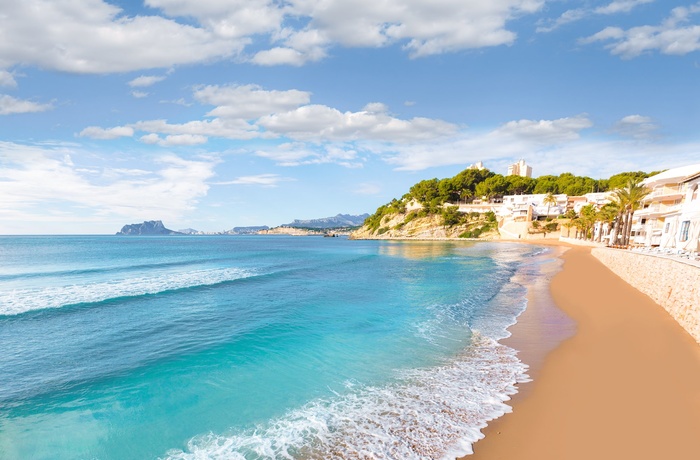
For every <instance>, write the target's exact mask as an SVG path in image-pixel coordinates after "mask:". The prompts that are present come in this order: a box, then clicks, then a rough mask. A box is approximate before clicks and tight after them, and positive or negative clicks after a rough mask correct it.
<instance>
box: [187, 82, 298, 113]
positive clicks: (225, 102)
mask: <svg viewBox="0 0 700 460" xmlns="http://www.w3.org/2000/svg"><path fill="white" fill-rule="evenodd" d="M194 98H195V99H196V100H197V101H199V102H201V103H202V104H209V105H214V106H217V107H216V108H215V109H213V110H211V111H210V112H209V113H208V114H207V116H211V117H225V118H241V119H245V120H251V119H255V118H259V117H261V116H263V115H268V114H271V113H277V112H284V111H287V110H291V109H295V108H297V107H299V106H302V105H305V104H308V103H309V101H310V100H311V93H309V92H307V91H299V90H287V91H275V90H272V91H269V90H264V89H262V88H261V87H260V86H258V85H228V86H216V85H209V86H203V87H199V88H197V89H196V90H195V92H194Z"/></svg>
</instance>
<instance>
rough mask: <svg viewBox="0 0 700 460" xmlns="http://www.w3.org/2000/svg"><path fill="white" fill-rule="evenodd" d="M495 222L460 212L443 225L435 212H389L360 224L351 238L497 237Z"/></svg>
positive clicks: (443, 220) (480, 216)
mask: <svg viewBox="0 0 700 460" xmlns="http://www.w3.org/2000/svg"><path fill="white" fill-rule="evenodd" d="M497 227H498V225H497V223H496V222H495V221H493V220H489V217H488V216H487V215H475V214H473V215H467V214H465V215H463V216H460V220H459V222H457V223H455V224H452V225H445V219H444V217H443V216H441V215H439V214H433V215H428V216H423V217H417V214H416V213H411V212H409V213H393V214H387V215H385V216H383V217H381V220H380V223H379V226H375V227H374V228H373V227H372V226H370V225H363V226H362V227H361V228H360V229H358V230H356V231H354V232H352V233H351V234H350V238H351V239H358V240H360V239H411V238H413V239H444V238H479V239H493V238H499V237H500V235H499V233H498V230H497Z"/></svg>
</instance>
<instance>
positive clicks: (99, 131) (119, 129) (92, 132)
mask: <svg viewBox="0 0 700 460" xmlns="http://www.w3.org/2000/svg"><path fill="white" fill-rule="evenodd" d="M133 135H134V129H133V128H130V127H128V126H116V127H114V128H106V129H105V128H100V127H99V126H88V127H87V128H85V129H83V130H82V131H80V133H79V134H78V136H80V137H90V138H92V139H102V140H111V139H118V138H120V137H132V136H133Z"/></svg>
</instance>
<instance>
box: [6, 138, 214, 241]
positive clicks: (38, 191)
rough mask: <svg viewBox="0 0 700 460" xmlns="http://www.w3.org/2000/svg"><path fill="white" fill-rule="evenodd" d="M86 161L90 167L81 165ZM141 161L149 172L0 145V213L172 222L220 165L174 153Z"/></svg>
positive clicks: (63, 150)
mask: <svg viewBox="0 0 700 460" xmlns="http://www.w3.org/2000/svg"><path fill="white" fill-rule="evenodd" d="M84 157H85V158H87V157H89V158H90V160H89V161H90V167H85V166H84V165H83V158H84ZM140 160H141V161H145V162H146V163H147V164H148V171H146V170H144V169H136V168H130V169H123V168H122V169H119V168H112V167H110V166H109V164H110V163H112V162H113V159H112V158H98V157H97V156H96V155H94V153H84V152H81V151H77V150H75V149H72V148H69V147H61V146H57V147H45V146H34V145H24V144H15V143H9V142H0V165H2V167H0V210H3V211H5V212H11V213H17V214H22V215H23V216H24V218H25V219H24V220H27V221H29V220H34V221H45V220H51V219H56V217H55V216H54V217H50V216H48V217H47V215H46V214H47V213H46V210H47V209H56V210H57V211H60V212H61V213H62V216H61V217H60V219H59V220H61V221H66V222H76V221H84V220H86V219H94V218H97V220H98V221H100V222H108V221H110V220H116V221H117V222H121V223H120V225H123V223H124V219H128V221H138V220H146V219H176V218H179V217H180V216H182V215H183V214H184V213H186V212H188V211H190V210H192V209H194V207H195V205H196V204H197V202H198V200H199V199H200V198H202V197H203V196H205V195H206V194H207V191H208V189H209V186H208V185H207V181H208V180H209V179H210V178H211V177H213V176H214V168H215V166H216V164H217V163H218V160H215V159H188V160H185V159H182V158H179V157H177V156H175V155H162V156H158V157H155V158H152V159H147V158H145V157H144V158H141V159H140ZM96 161H101V164H100V165H96V164H95V162H96ZM57 199H60V204H59V203H58V202H57V201H56V200H57ZM59 206H60V209H59ZM117 229H118V228H117ZM114 231H116V229H115V230H114Z"/></svg>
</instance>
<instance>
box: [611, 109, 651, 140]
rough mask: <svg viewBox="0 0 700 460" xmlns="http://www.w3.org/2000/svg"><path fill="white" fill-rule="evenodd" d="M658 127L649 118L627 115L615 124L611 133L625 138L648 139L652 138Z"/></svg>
mask: <svg viewBox="0 0 700 460" xmlns="http://www.w3.org/2000/svg"><path fill="white" fill-rule="evenodd" d="M657 129H658V126H657V125H656V124H655V123H654V121H653V120H652V119H651V118H650V117H645V116H642V115H628V116H626V117H624V118H622V119H621V120H620V121H618V122H617V123H615V125H614V126H613V131H614V132H616V133H618V134H620V135H622V136H626V137H632V138H635V139H648V138H650V137H653V135H654V132H655V131H656V130H657Z"/></svg>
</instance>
